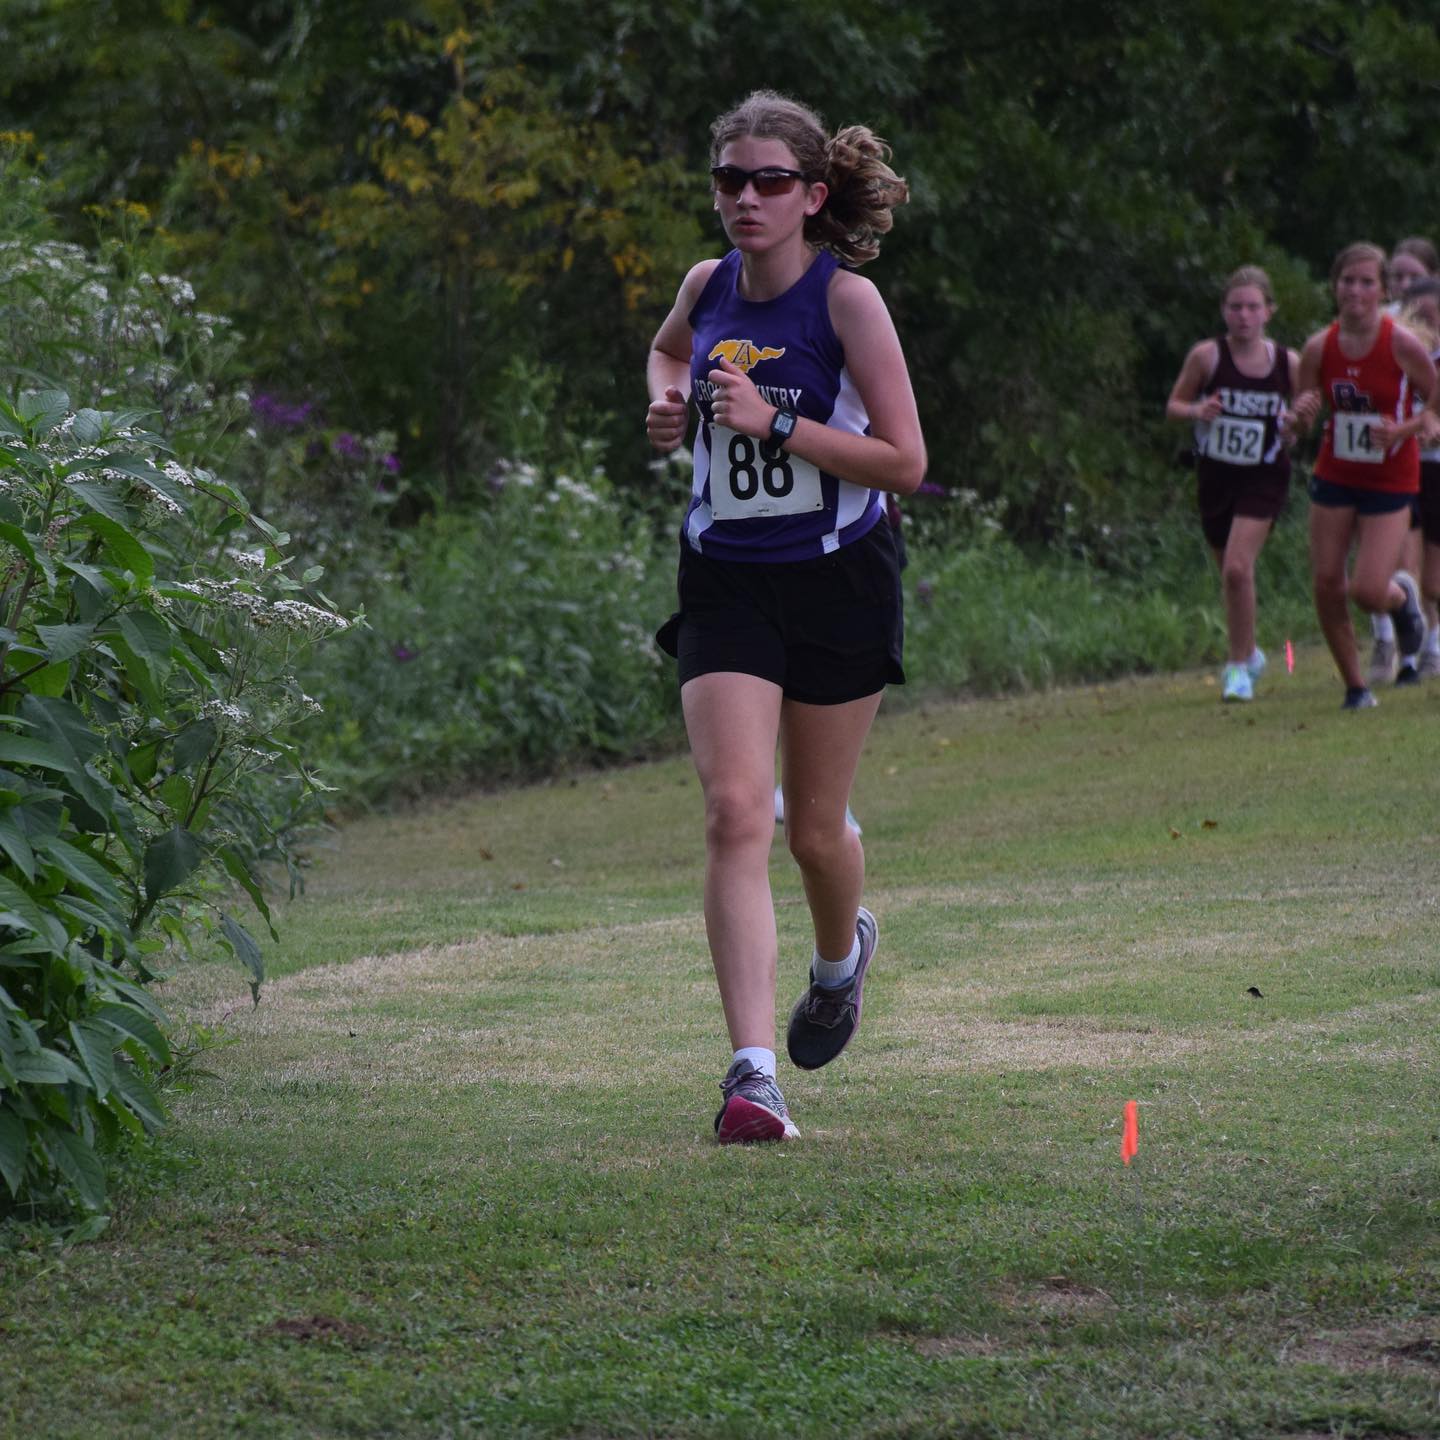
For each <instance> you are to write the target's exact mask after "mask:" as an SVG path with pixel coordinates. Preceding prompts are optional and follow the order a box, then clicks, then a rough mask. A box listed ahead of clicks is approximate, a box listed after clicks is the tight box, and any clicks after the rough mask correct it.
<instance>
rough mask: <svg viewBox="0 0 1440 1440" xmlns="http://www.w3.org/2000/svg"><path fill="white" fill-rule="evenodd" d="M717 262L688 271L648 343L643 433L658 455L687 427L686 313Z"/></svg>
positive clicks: (677, 441)
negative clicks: (648, 404)
mask: <svg viewBox="0 0 1440 1440" xmlns="http://www.w3.org/2000/svg"><path fill="white" fill-rule="evenodd" d="M719 263H720V262H719V261H718V260H702V261H701V262H700V264H698V265H696V266H694V267H693V268H692V269H691V270H690V273H689V274H688V275H686V277H685V278H684V280H682V281H681V282H680V290H679V293H678V294H677V295H676V296H675V304H674V305H673V306H671V308H670V313H669V314H668V315H667V316H666V317H665V319H664V320H663V321H662V322H661V324H660V328H659V330H657V331H656V332H655V338H654V339H653V340H652V341H651V342H650V354H649V356H648V357H647V359H646V362H645V383H646V386H647V387H648V389H649V392H650V407H649V409H648V410H646V412H645V433H646V434H647V435H648V436H649V437H650V443H651V444H652V445H653V446H654V447H655V449H657V450H658V451H659V452H660V453H661V454H662V455H666V454H669V452H670V451H672V450H675V449H677V448H678V447H679V446H680V445H682V444H683V443H684V440H685V432H686V431H687V430H688V429H689V428H690V402H689V400H688V398H687V397H688V396H689V394H690V312H691V310H693V309H694V308H695V302H696V301H697V300H698V299H699V298H700V294H701V292H702V291H703V290H704V289H705V282H706V281H707V280H709V278H710V276H711V273H712V272H713V271H714V269H715V267H716V266H717V265H718V264H719Z"/></svg>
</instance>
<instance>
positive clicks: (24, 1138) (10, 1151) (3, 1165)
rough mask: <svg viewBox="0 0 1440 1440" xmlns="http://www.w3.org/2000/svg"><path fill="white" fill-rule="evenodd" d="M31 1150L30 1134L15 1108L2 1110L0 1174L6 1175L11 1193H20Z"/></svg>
mask: <svg viewBox="0 0 1440 1440" xmlns="http://www.w3.org/2000/svg"><path fill="white" fill-rule="evenodd" d="M29 1150H30V1135H29V1132H28V1131H27V1130H26V1129H25V1122H24V1121H23V1120H22V1119H21V1118H20V1117H19V1116H18V1115H17V1114H16V1113H15V1112H14V1111H13V1110H0V1175H3V1176H4V1177H5V1183H6V1184H7V1185H8V1186H9V1187H10V1193H11V1195H18V1194H19V1193H20V1182H21V1180H22V1179H24V1176H25V1159H26V1156H27V1155H28V1153H29Z"/></svg>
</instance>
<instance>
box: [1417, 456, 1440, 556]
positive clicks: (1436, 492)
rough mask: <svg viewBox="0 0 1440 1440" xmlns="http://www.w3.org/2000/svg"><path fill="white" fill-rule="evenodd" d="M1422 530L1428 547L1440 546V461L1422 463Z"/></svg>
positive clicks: (1423, 461) (1424, 461)
mask: <svg viewBox="0 0 1440 1440" xmlns="http://www.w3.org/2000/svg"><path fill="white" fill-rule="evenodd" d="M1420 528H1421V530H1423V531H1424V532H1425V543H1426V544H1427V545H1440V460H1422V461H1421V462H1420Z"/></svg>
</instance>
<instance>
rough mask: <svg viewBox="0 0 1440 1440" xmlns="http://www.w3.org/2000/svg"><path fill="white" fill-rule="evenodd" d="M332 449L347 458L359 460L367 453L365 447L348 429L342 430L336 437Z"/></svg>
mask: <svg viewBox="0 0 1440 1440" xmlns="http://www.w3.org/2000/svg"><path fill="white" fill-rule="evenodd" d="M331 449H333V450H334V451H335V453H336V454H337V455H343V456H344V457H345V458H346V459H347V460H359V459H361V458H363V456H364V454H365V447H364V446H363V445H362V444H361V443H360V442H359V441H358V440H357V439H356V438H355V437H354V436H353V435H352V434H351V433H350V432H349V431H348V430H342V431H341V432H340V433H339V434H338V435H337V436H336V437H335V440H334V443H333V445H332V446H331Z"/></svg>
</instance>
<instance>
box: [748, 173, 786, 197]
mask: <svg viewBox="0 0 1440 1440" xmlns="http://www.w3.org/2000/svg"><path fill="white" fill-rule="evenodd" d="M753 178H754V180H755V193H756V194H757V195H787V194H789V192H790V191H791V190H793V189H794V188H795V177H794V176H793V175H787V174H786V173H785V172H784V171H783V170H757V171H756V172H755V175H754V177H753Z"/></svg>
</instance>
